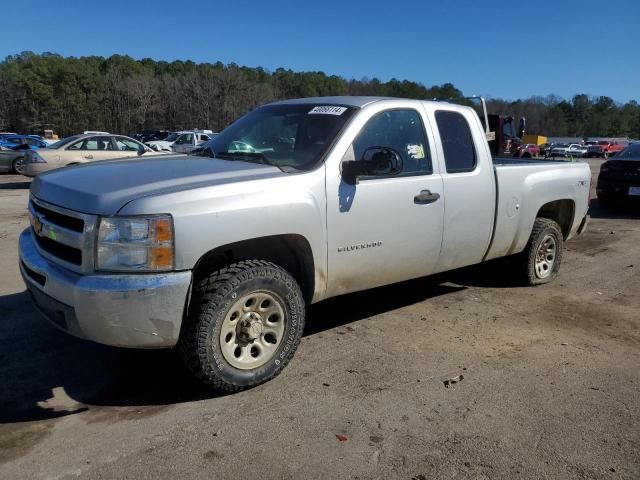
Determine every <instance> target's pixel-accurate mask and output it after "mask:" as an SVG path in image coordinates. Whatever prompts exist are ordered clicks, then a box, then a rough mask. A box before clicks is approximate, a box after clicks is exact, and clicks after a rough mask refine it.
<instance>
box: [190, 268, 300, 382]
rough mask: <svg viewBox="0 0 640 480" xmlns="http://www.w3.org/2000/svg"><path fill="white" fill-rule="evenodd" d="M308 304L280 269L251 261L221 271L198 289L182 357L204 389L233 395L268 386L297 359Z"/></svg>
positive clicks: (206, 279) (201, 282)
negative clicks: (235, 392)
mask: <svg viewBox="0 0 640 480" xmlns="http://www.w3.org/2000/svg"><path fill="white" fill-rule="evenodd" d="M304 315H305V304H304V300H303V296H302V292H301V291H300V288H299V286H298V284H297V283H296V281H295V279H294V278H293V277H292V276H291V275H290V274H289V273H288V272H286V271H285V270H284V269H282V268H280V267H279V266H277V265H275V264H273V263H270V262H266V261H262V260H246V261H242V262H238V263H234V264H232V265H229V266H228V267H225V268H223V269H221V270H217V271H215V272H213V273H211V274H209V275H207V276H206V277H205V278H204V279H202V280H201V281H200V282H199V283H198V285H197V286H196V288H195V292H194V299H193V302H192V307H191V309H190V314H189V317H188V319H187V321H186V323H185V325H184V326H183V331H182V332H181V336H180V341H179V344H178V348H179V351H180V353H181V355H182V358H183V359H184V362H185V364H186V365H187V367H188V368H189V370H190V371H191V372H192V373H193V374H194V375H195V377H196V378H197V379H198V380H199V381H200V382H201V383H203V384H204V385H206V386H209V387H212V388H215V389H217V390H222V391H226V392H234V391H238V390H242V389H244V388H249V387H253V386H256V385H259V384H260V383H263V382H266V381H267V380H270V379H272V378H273V377H275V376H276V375H278V374H279V373H280V372H281V371H282V370H283V369H284V367H285V366H286V365H287V364H288V363H289V361H290V360H291V358H293V355H294V352H295V351H296V349H297V347H298V344H299V343H300V338H301V337H302V331H303V329H304Z"/></svg>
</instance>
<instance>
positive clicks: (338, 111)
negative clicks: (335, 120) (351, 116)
mask: <svg viewBox="0 0 640 480" xmlns="http://www.w3.org/2000/svg"><path fill="white" fill-rule="evenodd" d="M346 109H347V107H336V106H334V105H323V106H318V107H313V108H312V109H311V110H309V114H312V113H320V114H324V115H342V114H343V113H344V112H345V110H346Z"/></svg>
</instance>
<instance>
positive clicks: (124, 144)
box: [116, 137, 140, 152]
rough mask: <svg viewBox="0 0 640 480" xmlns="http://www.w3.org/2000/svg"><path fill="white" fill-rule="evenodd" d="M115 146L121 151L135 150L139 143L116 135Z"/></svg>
mask: <svg viewBox="0 0 640 480" xmlns="http://www.w3.org/2000/svg"><path fill="white" fill-rule="evenodd" d="M116 146H117V147H118V150H120V151H122V152H137V151H138V148H140V144H139V143H136V142H134V141H133V140H131V139H129V138H125V137H116Z"/></svg>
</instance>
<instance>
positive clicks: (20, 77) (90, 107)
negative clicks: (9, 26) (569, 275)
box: [0, 52, 640, 137]
mask: <svg viewBox="0 0 640 480" xmlns="http://www.w3.org/2000/svg"><path fill="white" fill-rule="evenodd" d="M325 95H380V96H389V97H407V98H420V99H440V100H453V101H458V102H459V101H462V98H463V94H462V92H461V91H460V90H458V89H457V88H456V87H455V86H454V85H452V84H450V83H445V84H444V85H440V86H432V87H426V86H425V85H423V84H420V83H416V82H411V81H408V80H398V79H395V78H394V79H391V80H389V81H388V82H382V81H381V80H379V79H377V78H373V79H368V78H363V79H360V80H355V79H352V80H345V79H344V78H341V77H338V76H335V75H327V74H325V73H324V72H294V71H292V70H286V69H283V68H279V69H277V70H276V71H274V72H269V71H267V70H265V69H263V68H249V67H241V66H238V65H236V64H233V63H232V64H228V65H224V64H222V63H220V62H217V63H200V64H196V63H194V62H191V61H174V62H165V61H155V60H152V59H150V58H145V59H142V60H134V59H132V58H131V57H128V56H123V55H113V56H111V57H109V58H103V57H97V56H93V57H79V58H76V57H62V56H60V55H56V54H53V53H43V54H41V55H38V54H34V53H32V52H23V53H21V54H19V55H11V56H9V57H7V58H6V59H5V60H4V61H2V62H0V128H1V129H3V130H11V131H19V132H32V133H42V130H43V129H44V128H53V129H54V130H55V131H56V132H57V133H59V134H61V135H70V134H73V133H77V132H80V131H83V130H107V131H111V132H118V133H128V132H133V131H137V130H142V129H147V128H163V129H171V130H178V129H186V128H211V129H213V130H221V129H223V128H224V127H225V126H227V125H228V124H229V123H231V122H232V121H234V120H235V119H236V118H238V117H239V116H240V115H242V114H243V113H245V112H247V111H249V110H251V109H253V108H255V107H256V106H258V105H261V104H263V103H266V102H269V101H273V100H277V99H283V98H296V97H312V96H325ZM489 106H490V111H491V112H493V113H500V114H505V115H513V116H526V117H527V119H528V129H527V130H528V131H529V132H531V133H538V134H546V135H554V136H565V135H572V136H574V135H575V136H595V135H602V136H631V137H640V106H639V105H638V103H637V102H635V101H632V102H629V103H627V104H626V105H617V104H616V103H615V102H614V101H613V100H611V99H610V98H608V97H599V98H589V97H588V96H586V95H576V96H575V97H573V99H571V101H566V100H563V99H560V98H557V97H554V96H549V97H545V98H542V97H532V98H529V99H526V100H518V101H515V102H508V101H504V100H499V99H493V100H491V101H490V102H489Z"/></svg>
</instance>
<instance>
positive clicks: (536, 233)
mask: <svg viewBox="0 0 640 480" xmlns="http://www.w3.org/2000/svg"><path fill="white" fill-rule="evenodd" d="M562 250H563V237H562V231H561V230H560V226H559V225H558V224H557V223H556V222H554V221H553V220H550V219H548V218H537V219H536V221H535V222H534V224H533V230H532V231H531V236H530V237H529V242H528V243H527V246H526V248H525V249H524V251H523V252H522V261H523V263H524V270H525V278H526V281H527V283H528V284H529V285H542V284H543V283H549V282H551V281H552V280H554V279H555V278H556V276H557V275H558V270H560V263H561V261H562Z"/></svg>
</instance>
